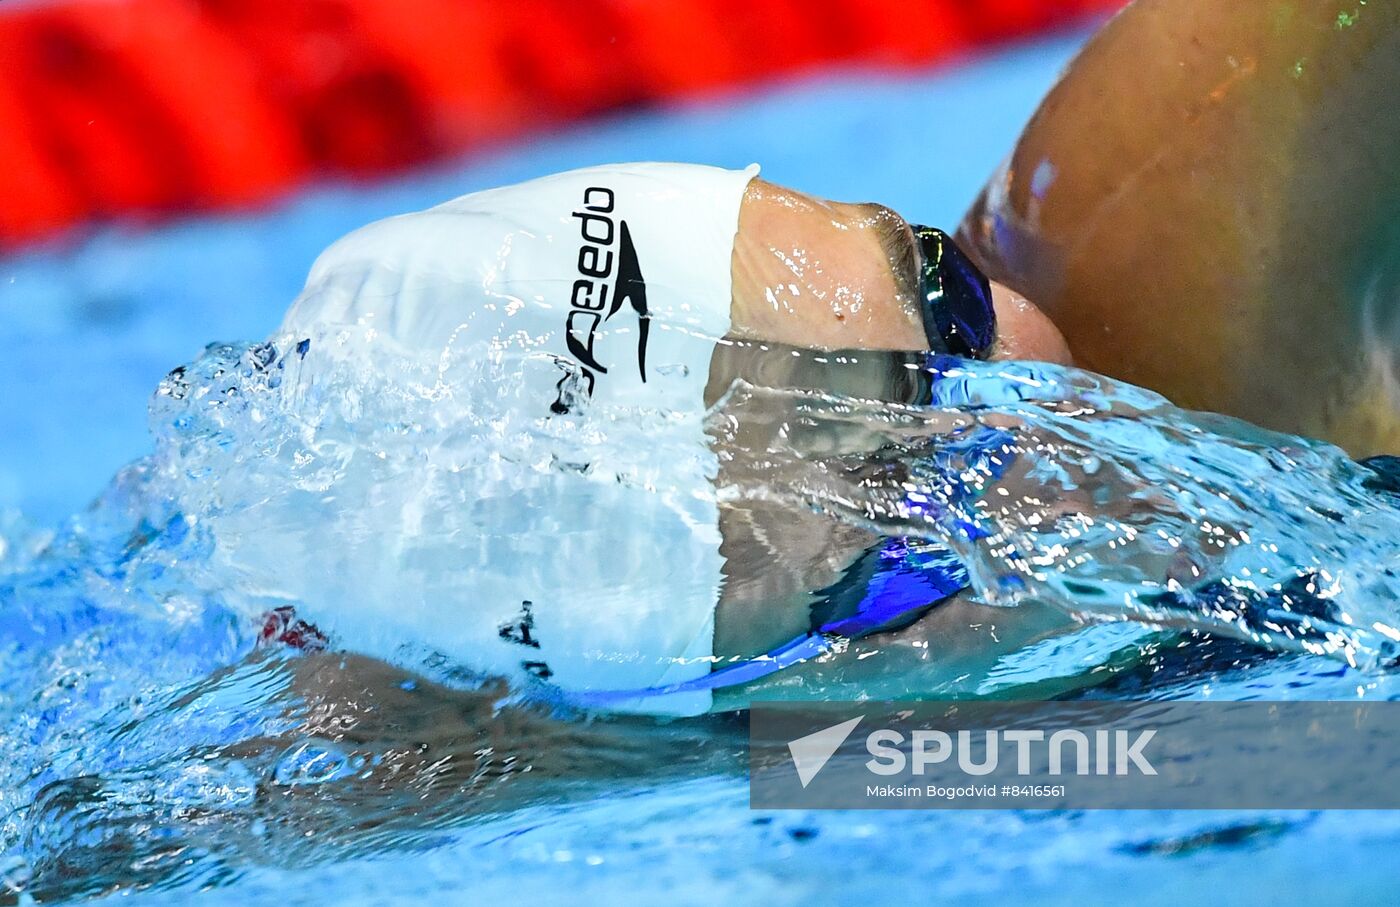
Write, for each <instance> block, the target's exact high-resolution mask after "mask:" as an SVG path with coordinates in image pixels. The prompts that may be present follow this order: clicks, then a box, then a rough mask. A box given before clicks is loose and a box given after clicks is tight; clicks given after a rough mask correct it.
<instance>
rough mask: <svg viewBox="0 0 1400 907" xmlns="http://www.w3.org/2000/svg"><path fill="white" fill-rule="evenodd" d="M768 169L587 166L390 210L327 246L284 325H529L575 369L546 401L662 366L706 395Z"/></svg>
mask: <svg viewBox="0 0 1400 907" xmlns="http://www.w3.org/2000/svg"><path fill="white" fill-rule="evenodd" d="M757 173H758V167H757V165H753V166H750V167H749V168H748V169H747V170H743V171H732V170H721V169H719V168H715V167H704V166H699V165H687V164H659V163H646V164H617V165H611V166H603V167H590V168H587V169H584V170H573V171H570V172H568V173H560V174H556V175H554V176H547V177H543V178H541V179H536V180H531V181H529V182H526V183H521V184H520V185H516V186H507V187H505V188H501V189H491V190H488V191H485V192H477V193H474V194H471V195H466V196H463V197H461V198H458V199H456V200H454V201H450V202H447V203H446V204H443V205H439V206H437V207H436V208H430V209H429V210H427V211H421V212H418V213H415V214H406V215H402V216H400V217H392V218H389V219H387V220H383V221H379V222H378V223H374V224H370V225H369V226H367V227H364V228H362V229H360V230H356V231H355V232H354V233H351V234H350V235H348V236H346V237H345V238H343V239H341V240H340V241H338V242H336V243H335V244H334V245H332V246H331V247H330V248H329V249H327V250H326V251H325V252H324V253H322V255H321V256H320V258H319V259H317V261H316V263H315V265H314V266H313V267H312V269H311V275H310V277H309V278H308V280H307V284H306V289H305V290H303V292H302V294H301V296H300V298H298V300H297V301H296V303H295V304H294V305H293V306H292V308H291V310H290V311H289V312H288V313H287V316H286V318H285V319H284V321H283V330H284V331H287V332H291V333H300V334H306V335H308V336H313V335H314V336H317V337H320V338H330V337H332V336H334V334H333V332H332V331H331V330H330V329H331V328H333V327H335V326H352V325H353V326H357V327H359V328H361V329H366V328H367V329H370V330H371V331H373V332H375V333H377V335H379V338H380V339H381V342H383V341H388V342H391V343H393V344H395V345H396V346H397V347H399V348H400V349H401V350H402V351H409V352H412V353H415V354H419V355H424V356H429V357H434V358H436V357H438V356H441V355H443V354H444V353H448V352H450V350H451V349H452V347H453V345H454V344H458V345H460V344H466V343H472V342H478V341H481V340H486V339H491V340H495V339H498V338H502V337H505V336H506V335H507V334H509V333H511V332H513V331H527V332H529V334H530V335H531V337H532V338H534V339H535V340H537V341H538V342H539V344H540V347H541V348H542V349H544V350H547V351H549V352H551V353H553V354H554V355H556V356H558V357H559V359H560V362H561V367H563V368H564V369H565V371H568V372H570V373H571V374H573V375H574V376H575V378H576V380H574V381H573V382H564V383H563V384H561V385H560V386H559V387H557V388H551V389H548V390H546V389H542V390H541V401H540V405H541V412H546V411H550V410H551V409H552V411H553V412H555V413H561V412H564V411H567V410H568V409H569V408H570V400H569V395H570V392H571V391H572V392H575V393H577V392H582V394H583V395H584V396H596V395H603V396H605V397H606V398H607V399H610V400H620V399H625V398H626V399H633V400H638V401H640V400H645V399H648V398H654V397H656V395H657V394H660V393H665V390H666V389H658V388H648V387H647V385H649V384H651V383H652V380H653V378H654V377H655V375H656V374H657V373H658V372H659V371H667V372H670V373H674V372H676V371H677V370H684V371H686V372H688V373H689V375H690V378H691V379H692V380H691V382H690V383H691V385H692V387H693V388H694V390H695V391H696V395H695V398H694V399H695V401H696V402H698V401H699V400H700V395H701V393H703V390H704V386H705V381H706V378H707V376H708V373H709V360H710V353H711V351H712V350H713V348H714V342H715V341H716V340H718V339H719V338H721V337H723V336H724V334H725V333H726V332H727V331H728V330H729V306H730V295H731V280H730V257H731V255H732V253H733V248H734V236H735V233H736V232H737V230H738V223H739V206H740V204H741V202H742V201H743V196H744V189H745V188H746V187H747V186H748V183H749V181H750V180H752V179H753V177H754V176H755V175H757ZM356 333H357V334H359V336H364V334H363V332H362V331H361V332H356ZM563 376H564V372H561V377H563ZM673 387H674V384H673V383H668V388H667V389H671V388H673ZM649 391H650V393H648V392H649ZM653 402H658V401H653Z"/></svg>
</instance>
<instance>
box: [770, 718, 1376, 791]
mask: <svg viewBox="0 0 1400 907" xmlns="http://www.w3.org/2000/svg"><path fill="white" fill-rule="evenodd" d="M833 719H839V720H833ZM750 754H751V766H750V767H751V779H752V784H751V802H752V803H753V805H754V806H756V807H769V808H803V809H810V808H820V807H833V808H847V809H849V808H862V807H864V808H890V807H895V808H920V807H922V808H1005V807H1014V808H1085V809H1092V808H1188V809H1189V808H1207V809H1221V808H1281V809H1319V808H1321V809H1325V808H1348V809H1355V808H1400V794H1397V793H1395V791H1396V790H1397V788H1400V703H1355V702H1350V703H1259V702H1252V703H1210V702H1173V703H1161V702H1118V703H1102V702H1078V703H1076V702H1042V703H985V702H984V703H979V702H971V703H947V702H925V703H916V704H910V703H871V702H864V703H849V704H846V703H818V704H812V703H772V704H757V705H755V706H754V708H753V709H752V710H751V712H750ZM1388 781H1393V782H1395V784H1390V783H1387V782H1388Z"/></svg>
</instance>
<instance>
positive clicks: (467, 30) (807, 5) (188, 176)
mask: <svg viewBox="0 0 1400 907" xmlns="http://www.w3.org/2000/svg"><path fill="white" fill-rule="evenodd" d="M1123 2H1124V0H978V2H976V3H973V2H968V0H907V2H902V3H889V2H883V0H593V2H588V3H585V2H580V0H530V2H520V0H295V2H288V0H54V2H52V3H48V4H36V3H26V4H21V5H17V6H13V7H7V6H6V5H5V4H3V3H0V199H3V203H0V245H6V246H12V245H14V244H15V243H19V242H23V241H26V240H31V239H34V238H38V237H41V236H45V235H49V234H52V233H54V232H56V231H58V230H61V229H62V228H64V227H66V226H70V225H72V224H75V223H79V222H82V221H85V220H90V219H94V218H99V219H100V218H110V217H115V216H123V217H133V216H135V217H150V216H156V215H160V214H162V213H168V212H172V211H185V210H190V209H195V208H213V207H223V206H230V205H242V204H247V203H250V202H254V201H257V200H260V199H265V198H267V197H269V196H271V195H274V194H275V193H277V192H279V191H284V190H286V189H288V188H290V187H293V186H295V185H296V184H297V183H298V182H300V181H302V180H304V179H306V178H307V177H309V176H312V175H315V174H324V173H348V174H356V175H366V176H368V175H374V174H378V173H382V172H384V171H387V170H392V169H395V168H399V167H403V166H407V165H410V164H414V163H418V162H421V161H425V160H432V159H434V158H438V157H441V156H443V155H447V154H455V153H460V152H462V151H465V150H471V149H473V148H478V147H481V146H483V145H487V144H492V143H499V142H501V141H503V140H505V139H508V138H511V137H513V136H517V135H520V134H521V133H522V132H525V131H528V130H529V129H532V128H538V127H540V126H544V125H548V124H552V123H559V122H565V121H569V120H574V119H578V118H581V117H587V116H590V115H595V114H598V113H600V112H603V111H608V110H615V109H618V108H622V107H626V106H628V105H635V104H648V103H657V102H661V101H665V100H667V99H670V98H675V97H680V96H685V95H691V94H695V93H698V92H704V91H710V90H715V89H720V88H727V87H732V86H739V85H746V84H751V83H754V82H757V81H761V80H764V79H768V78H772V77H775V76H779V75H786V74H791V73H794V72H799V71H803V70H807V69H812V68H816V67H821V66H828V65H832V64H842V63H852V62H863V63H873V64H877V65H889V66H901V67H908V66H926V65H929V64H932V63H936V62H938V61H941V60H945V59H948V58H950V57H952V56H955V55H958V54H963V53H967V52H969V51H971V50H973V49H975V48H977V47H979V46H982V45H986V44H989V43H994V42H998V41H1004V40H1008V39H1011V38H1016V37H1021V36H1025V35H1029V34H1034V33H1036V32H1039V31H1042V30H1045V29H1048V28H1053V27H1056V26H1059V25H1063V24H1065V23H1068V22H1072V21H1074V20H1075V19H1076V18H1079V17H1084V16H1087V15H1091V14H1095V13H1103V12H1107V11H1111V10H1114V9H1116V8H1118V7H1120V6H1122V5H1123Z"/></svg>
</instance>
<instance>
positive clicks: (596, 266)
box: [550, 186, 651, 414]
mask: <svg viewBox="0 0 1400 907" xmlns="http://www.w3.org/2000/svg"><path fill="white" fill-rule="evenodd" d="M615 207H616V196H615V195H614V194H613V191H612V190H611V189H608V188H606V187H603V186H590V187H589V188H587V189H585V190H584V193H583V205H582V207H581V208H580V209H579V210H578V211H575V212H573V214H572V215H570V216H571V217H576V218H578V220H579V232H580V235H581V236H582V239H583V243H582V245H581V246H580V247H579V250H578V273H579V279H578V280H576V281H574V286H573V291H572V292H571V294H570V296H569V314H568V318H567V321H566V323H565V331H564V337H565V344H566V346H567V347H568V351H569V355H570V356H571V357H572V358H573V359H574V361H575V362H577V363H578V364H579V366H581V367H582V375H581V378H582V380H583V385H584V387H583V390H584V393H585V394H586V395H588V396H592V395H593V388H594V385H595V384H596V382H597V376H598V375H606V374H607V373H608V369H607V366H605V365H603V363H602V362H601V361H599V358H598V353H597V350H596V349H595V344H596V343H597V340H598V329H599V328H600V327H602V326H603V325H604V324H606V323H607V322H608V321H610V320H612V317H613V316H614V315H616V314H617V313H618V312H619V311H620V310H621V309H622V307H623V306H624V305H630V306H631V308H632V311H633V312H634V313H636V315H637V334H638V339H637V371H638V373H639V374H640V375H641V379H642V381H643V382H645V381H646V380H647V340H648V339H649V337H650V333H651V311H650V310H649V309H648V308H647V284H646V278H644V277H643V276H642V267H641V263H640V262H639V261H638V260H637V249H636V246H634V245H633V244H632V231H631V230H629V229H628V227H627V222H626V221H625V220H621V219H615V218H614V216H613V214H614V208H615ZM561 366H563V367H564V368H565V375H564V377H563V378H561V379H560V381H559V398H558V399H557V400H556V401H555V402H554V405H553V406H552V407H550V409H551V411H553V412H554V413H557V414H563V413H567V412H569V405H568V401H567V400H566V396H568V394H567V393H566V385H568V384H569V383H570V379H572V378H573V377H574V375H575V374H576V372H575V370H573V369H570V368H569V367H568V366H567V365H565V364H563V363H561Z"/></svg>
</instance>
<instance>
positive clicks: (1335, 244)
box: [959, 0, 1400, 457]
mask: <svg viewBox="0 0 1400 907" xmlns="http://www.w3.org/2000/svg"><path fill="white" fill-rule="evenodd" d="M1397 78H1400V5H1397V4H1395V3H1376V2H1372V3H1365V2H1343V3H1338V2H1330V0H1326V2H1325V0H1301V2H1286V3H1285V2H1273V0H1259V2H1252V3H1221V2H1219V0H1137V2H1136V3H1134V4H1132V5H1131V6H1130V7H1128V8H1127V9H1126V10H1125V11H1124V12H1122V13H1121V14H1120V15H1119V16H1117V17H1116V18H1115V19H1113V20H1112V21H1111V22H1110V23H1109V24H1108V25H1107V26H1106V27H1105V28H1104V29H1103V30H1102V31H1101V32H1100V33H1099V34H1098V35H1096V36H1095V37H1094V38H1093V40H1092V41H1090V43H1089V44H1088V46H1087V47H1086V48H1085V50H1084V51H1083V52H1082V53H1081V54H1080V56H1079V58H1078V59H1077V60H1076V61H1075V62H1074V64H1073V65H1072V66H1071V67H1070V68H1069V70H1068V71H1067V73H1066V75H1065V77H1064V78H1063V80H1062V81H1061V82H1060V84H1059V85H1058V86H1057V87H1056V88H1055V89H1054V90H1053V91H1052V92H1051V93H1050V95H1049V96H1048V97H1047V98H1046V100H1045V101H1044V102H1043V104H1042V105H1041V107H1040V110H1039V112H1037V113H1036V115H1035V116H1034V117H1033V118H1032V120H1031V122H1030V124H1029V126H1028V127H1027V129H1026V131H1025V134H1024V135H1023V136H1022V138H1021V140H1020V142H1019V144H1018V145H1017V146H1016V148H1015V150H1014V152H1013V153H1012V155H1011V157H1010V159H1009V160H1008V162H1007V163H1006V165H1005V166H1004V167H1003V168H1002V169H1001V170H1000V171H999V172H998V173H997V174H996V175H995V176H994V177H993V178H992V180H991V182H990V183H989V184H988V185H987V187H986V189H985V190H984V192H983V194H982V197H981V199H980V200H979V201H978V202H977V204H976V205H975V206H974V208H973V210H972V211H971V212H970V213H969V215H968V217H967V219H966V220H965V221H964V223H963V225H962V229H961V232H960V234H959V236H960V239H962V240H963V241H964V246H965V248H966V249H967V251H968V253H969V254H970V255H971V256H972V257H973V258H974V259H975V260H976V261H977V262H978V264H979V265H981V266H982V267H983V269H984V270H985V271H986V272H987V273H988V274H989V275H991V276H992V277H994V278H997V279H999V280H1002V281H1004V282H1005V283H1006V284H1007V285H1008V286H1010V287H1012V288H1014V289H1015V290H1018V291H1020V292H1022V293H1025V294H1027V295H1028V296H1030V297H1031V298H1032V299H1034V300H1035V301H1036V304H1037V305H1039V306H1040V307H1041V308H1042V309H1043V310H1044V311H1045V312H1046V314H1048V315H1049V316H1050V317H1051V319H1052V320H1053V321H1054V323H1055V325H1056V326H1057V327H1058V328H1059V329H1060V330H1061V331H1062V332H1063V333H1064V335H1065V336H1066V337H1067V338H1068V340H1069V343H1070V346H1071V347H1072V348H1073V349H1074V353H1075V358H1076V360H1077V361H1078V364H1079V365H1081V366H1083V367H1085V368H1089V369H1092V370H1094V371H1097V372H1102V373H1104V374H1108V375H1111V376H1114V377H1118V378H1123V379H1125V380H1128V381H1131V382H1133V383H1135V384H1139V385H1142V386H1145V387H1150V388H1152V389H1154V390H1157V391H1160V392H1162V393H1164V394H1166V395H1167V396H1168V397H1170V398H1171V399H1172V400H1173V401H1174V402H1176V403H1177V404H1179V405H1181V406H1186V407H1190V408H1194V409H1204V410H1211V411H1216V412H1223V413H1227V414H1230V415H1234V416H1239V417H1241V418H1244V419H1246V420H1248V421H1250V422H1254V423H1256V424H1259V425H1263V426H1265V427H1269V428H1274V429H1278V430H1281V431H1288V432H1293V433H1297V434H1303V435H1308V436H1311V437H1318V438H1323V439H1325V440H1329V441H1332V442H1334V443H1337V444H1339V445H1341V446H1343V447H1345V448H1346V449H1347V451H1348V452H1349V453H1350V454H1351V455H1352V456H1356V457H1364V456H1369V455H1373V454H1386V453H1395V452H1397V451H1400V193H1397V186H1400V182H1397V180H1396V178H1395V174H1396V173H1397V172H1398V171H1400V107H1397V105H1396V104H1395V103H1394V101H1393V99H1392V97H1391V94H1390V92H1391V90H1392V88H1393V86H1394V85H1395V84H1396V80H1397Z"/></svg>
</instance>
